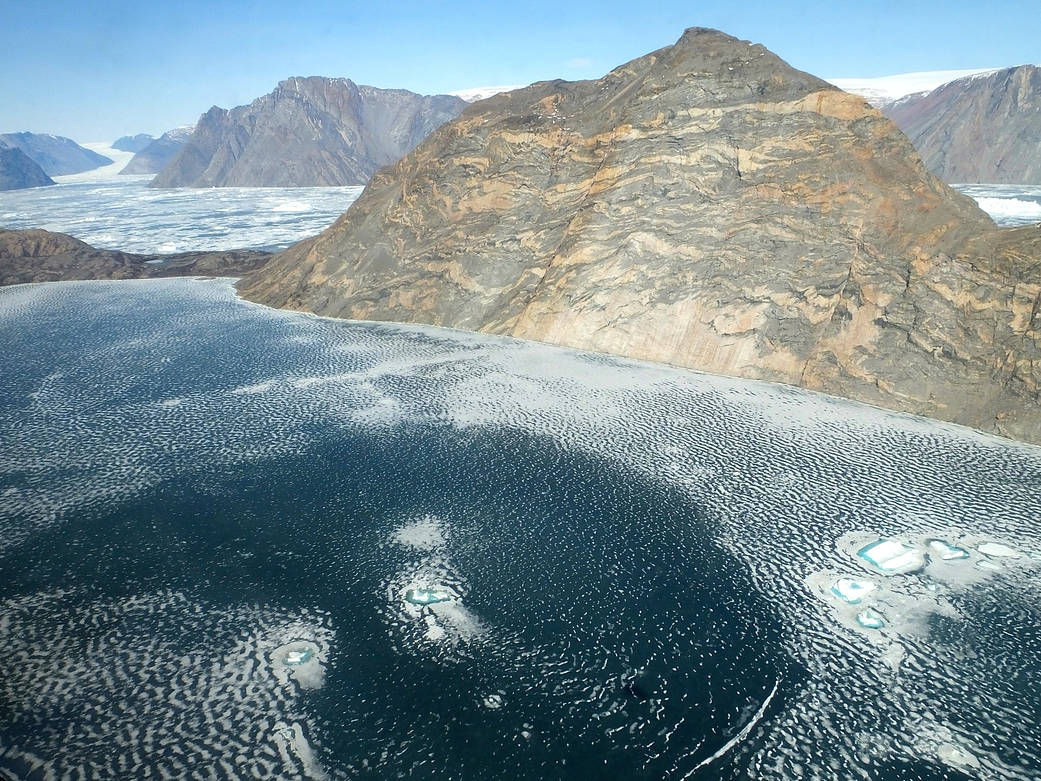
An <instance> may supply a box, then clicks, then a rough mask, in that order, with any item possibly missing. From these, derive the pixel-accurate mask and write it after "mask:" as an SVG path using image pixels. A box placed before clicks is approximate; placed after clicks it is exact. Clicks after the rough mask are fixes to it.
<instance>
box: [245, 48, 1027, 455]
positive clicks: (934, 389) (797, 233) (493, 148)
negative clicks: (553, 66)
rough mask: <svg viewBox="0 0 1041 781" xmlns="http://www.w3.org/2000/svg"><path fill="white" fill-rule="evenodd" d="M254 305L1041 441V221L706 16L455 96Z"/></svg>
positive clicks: (260, 280)
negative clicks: (498, 340) (844, 402)
mask: <svg viewBox="0 0 1041 781" xmlns="http://www.w3.org/2000/svg"><path fill="white" fill-rule="evenodd" d="M240 291H241V293H242V295H244V296H245V297H246V298H248V299H251V300H254V301H258V302H261V303H264V304H268V305H271V306H277V307H286V308H291V309H298V310H304V311H309V312H315V313H318V314H323V315H332V316H337V317H348V318H357V319H366V320H398V321H409V322H421V323H431V324H434V325H441V326H450V327H455V328H466V329H471V330H477V331H483V332H487V333H495V334H505V335H510V336H514V337H520V338H523V339H534V340H539V341H546V342H552V343H556V344H563V345H569V346H573V347H578V348H582V349H587V350H595V351H602V352H607V353H614V354H619V355H625V356H631V357H635V358H643V359H649V360H653V361H663V362H667V363H672V364H677V365H680V366H686V367H691V368H695V369H703V370H706V371H710V372H716V373H721V374H729V375H736V376H742V377H750V378H758V379H764V380H774V381H779V382H785V383H790V384H793V385H800V386H804V387H807V388H812V389H815V390H820V391H825V392H828V393H833V394H836V395H841V396H846V397H849V398H853V399H858V400H861V401H867V402H870V403H873V404H877V405H880V406H883V407H889V408H892V409H898V410H905V411H911V412H916V413H920V414H923V415H930V416H933V417H937V418H942V419H945V420H950V421H955V422H959V423H964V424H968V425H971V426H975V427H978V428H982V429H986V430H989V431H996V432H1000V433H1002V434H1005V435H1007V436H1012V437H1017V438H1023V439H1028V440H1032V441H1041V403H1039V398H1041V229H1035V228H1019V229H998V228H996V227H995V226H994V224H993V222H992V221H991V220H990V219H989V218H988V217H987V216H986V215H985V214H984V213H983V212H982V211H981V210H980V209H979V208H978V207H977V206H976V204H975V203H974V202H973V201H972V200H971V199H969V198H968V197H966V196H963V195H961V194H959V193H957V192H955V191H954V190H952V189H951V188H949V187H948V186H946V185H945V184H943V183H942V182H941V181H939V180H938V179H937V178H936V177H934V176H933V175H932V174H930V173H929V172H928V171H927V170H926V168H925V166H924V165H923V164H922V162H921V159H920V158H919V156H918V155H917V153H916V152H915V151H914V149H913V147H912V146H911V144H910V143H909V142H908V140H907V138H906V137H905V136H904V135H903V134H902V133H901V132H900V131H899V130H898V129H897V128H896V126H895V125H893V123H892V122H890V121H889V120H888V119H886V118H885V117H884V116H883V115H882V114H881V113H879V112H878V111H877V110H876V109H874V108H872V107H871V106H869V105H868V104H867V103H866V102H865V101H864V100H863V99H862V98H859V97H856V96H853V95H850V94H848V93H845V92H842V91H841V90H839V89H837V88H835V87H833V86H831V85H829V84H827V83H826V82H824V81H822V80H820V79H818V78H816V77H814V76H811V75H808V74H806V73H802V72H800V71H797V70H795V69H794V68H792V67H790V66H789V65H787V64H786V63H785V62H783V61H782V60H781V59H779V58H778V57H776V56H775V55H773V54H772V53H770V52H769V51H767V50H766V49H765V48H763V47H762V46H760V45H757V44H751V43H748V42H746V41H739V40H737V39H735V38H732V37H730V36H728V35H724V34H722V33H719V32H716V31H712V30H704V29H692V30H688V31H687V32H686V33H684V35H683V36H682V38H680V40H679V41H678V42H677V43H676V44H675V45H673V46H669V47H666V48H664V49H661V50H659V51H656V52H653V53H652V54H649V55H646V56H644V57H641V58H639V59H637V60H634V61H632V62H630V63H627V64H625V65H622V66H621V67H619V68H617V69H615V70H614V71H612V72H611V73H609V74H607V75H606V76H604V77H603V78H601V79H598V80H594V81H584V82H571V83H569V82H563V81H553V82H543V83H539V84H534V85H532V86H530V87H527V88H525V89H522V90H518V91H515V92H511V93H507V94H502V95H497V96H495V97H492V98H489V99H487V100H484V101H481V102H479V103H475V104H473V105H471V106H470V107H469V108H468V109H467V110H466V112H464V114H463V115H462V116H461V117H460V118H459V119H457V120H455V121H454V122H450V123H448V124H446V125H444V126H443V127H441V128H440V129H438V130H437V131H435V132H434V133H433V134H432V135H431V136H430V138H428V139H427V140H426V141H425V142H424V143H422V144H421V145H420V146H419V147H418V148H417V149H416V150H415V151H414V152H412V153H411V154H410V155H408V156H407V157H405V158H404V159H402V160H401V161H400V162H398V163H397V164H396V165H394V166H393V167H390V168H387V169H384V170H382V171H380V172H379V173H377V174H376V175H375V176H374V177H373V179H372V180H371V181H370V182H369V185H368V186H367V187H366V189H365V191H364V192H363V193H362V195H361V197H360V198H359V199H358V200H357V201H356V202H355V203H354V204H353V205H352V206H351V208H350V209H349V210H348V211H347V212H346V213H345V214H344V215H343V216H342V217H341V218H340V219H339V220H337V222H336V223H334V224H333V225H332V226H331V227H330V228H329V229H328V230H326V231H325V232H323V233H322V234H320V235H319V236H317V237H315V238H312V239H308V240H306V241H303V242H300V243H299V244H296V245H294V246H293V247H290V248H289V249H287V250H286V251H284V252H282V253H280V254H278V255H276V256H275V257H274V258H273V259H272V260H271V261H270V262H269V263H268V264H267V265H265V266H264V267H263V268H262V269H260V270H259V271H258V272H256V273H254V274H251V275H249V276H247V277H246V278H244V279H243V280H242V281H241V282H240Z"/></svg>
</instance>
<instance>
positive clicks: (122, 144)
mask: <svg viewBox="0 0 1041 781" xmlns="http://www.w3.org/2000/svg"><path fill="white" fill-rule="evenodd" d="M153 141H155V138H153V137H152V136H150V135H148V134H147V133H138V134H137V135H136V136H121V137H119V138H117V139H116V140H115V141H113V142H112V148H113V149H119V150H120V151H122V152H133V153H134V154H137V153H138V152H140V151H141V150H142V149H144V148H145V147H146V146H148V145H149V144H151V143H152V142H153Z"/></svg>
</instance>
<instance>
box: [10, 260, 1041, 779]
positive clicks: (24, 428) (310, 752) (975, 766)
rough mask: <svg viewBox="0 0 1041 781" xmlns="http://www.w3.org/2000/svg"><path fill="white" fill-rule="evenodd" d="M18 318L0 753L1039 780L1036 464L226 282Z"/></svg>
mask: <svg viewBox="0 0 1041 781" xmlns="http://www.w3.org/2000/svg"><path fill="white" fill-rule="evenodd" d="M0 333H2V338H3V344H4V350H2V351H0V441H2V443H3V447H2V448H0V573H2V577H0V643H2V644H3V648H4V651H3V653H2V654H0V775H2V776H6V777H10V778H12V779H30V778H33V779H35V778H45V777H52V778H97V779H112V778H144V777H151V778H171V779H173V778H178V779H180V778H189V777H191V778H221V779H225V778H226V779H233V778H272V779H273V778H278V779H284V778H288V779H294V778H315V779H341V778H353V777H355V776H357V775H369V776H370V777H373V778H389V777H398V776H409V777H417V778H424V777H436V778H460V779H486V778H525V779H528V778H576V779H586V778H605V779H606V778H617V779H641V778H642V779H662V778H674V779H682V778H698V779H701V778H706V779H731V778H765V779H782V778H821V779H836V778H843V779H845V778H865V779H941V778H942V779H960V778H982V779H1034V778H1037V777H1038V776H1039V775H1041V745H1039V742H1038V740H1037V736H1038V734H1041V705H1039V703H1041V629H1039V626H1041V620H1039V619H1041V611H1039V608H1038V605H1039V604H1041V601H1039V599H1038V597H1039V595H1041V449H1039V448H1035V447H1030V446H1026V445H1019V444H1015V443H1011V442H1008V441H1004V440H999V439H995V438H992V437H988V436H985V435H982V434H979V433H976V432H973V431H970V430H967V429H963V428H959V427H955V426H949V425H945V424H940V423H935V422H932V421H926V420H923V419H920V418H913V417H909V416H902V415H896V414H892V413H887V412H883V411H880V410H877V409H874V408H871V407H865V406H862V405H857V404H853V403H850V402H846V401H841V400H837V399H833V398H829V397H824V396H820V395H817V394H812V393H807V392H803V391H798V390H794V389H791V388H787V387H783V386H776V385H769V384H764V383H756V382H749V381H742V380H734V379H728V378H720V377H714V376H710V375H704V374H699V373H695V372H688V371H681V370H677V369H671V368H668V367H663V366H657V365H653V364H645V363H639V362H633V361H625V360H621V359H614V358H608V357H604V356H599V355H592V354H587V353H582V352H577V351H572V350H565V349H560V348H555V347H549V346H545V345H538V344H531V343H526V342H519V341H514V340H508V339H499V338H494V337H488V336H482V335H476V334H469V333H463V332H458V331H446V330H441V329H435V328H426V327H420V326H400V325H390V324H373V323H353V322H344V321H335V320H328V319H322V318H316V317H311V316H307V315H300V314H296V313H287V312H280V311H273V310H269V309H265V308H263V307H259V306H255V305H252V304H249V303H245V302H242V301H240V300H238V299H237V298H236V297H235V294H234V290H233V288H232V286H231V283H230V282H229V281H228V280H190V279H179V280H156V281H143V282H102V283H61V284H47V285H27V286H20V287H15V288H7V289H3V290H0Z"/></svg>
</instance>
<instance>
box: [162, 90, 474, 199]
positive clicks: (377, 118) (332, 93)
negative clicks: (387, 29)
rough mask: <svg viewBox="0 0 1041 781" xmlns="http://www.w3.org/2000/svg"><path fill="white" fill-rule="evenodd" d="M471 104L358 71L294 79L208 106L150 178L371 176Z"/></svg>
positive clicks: (300, 182)
mask: <svg viewBox="0 0 1041 781" xmlns="http://www.w3.org/2000/svg"><path fill="white" fill-rule="evenodd" d="M466 105H467V104H466V102H465V101H464V100H463V99H462V98H459V97H456V96H451V95H433V96H423V95H417V94H415V93H413V92H408V91H406V90H388V89H377V88H376V87H367V86H362V85H358V84H355V83H354V82H353V81H351V80H350V79H331V78H322V77H317V76H313V77H309V78H291V79H286V80H285V81H283V82H281V83H280V84H279V85H278V87H277V88H276V89H275V90H274V91H273V92H271V93H270V94H268V95H264V96H263V97H261V98H258V99H257V100H255V101H253V102H252V103H251V104H249V105H248V106H239V107H237V108H234V109H231V110H230V111H229V110H226V109H223V108H219V107H217V106H214V107H213V108H211V109H210V110H209V111H207V112H206V113H205V114H203V115H202V117H201V118H200V119H199V121H198V123H197V124H196V126H195V132H194V133H193V134H192V136H191V138H190V139H188V141H187V143H186V144H185V145H184V147H183V148H182V149H181V150H180V151H179V152H178V154H177V156H176V157H175V158H174V159H173V160H172V161H171V162H170V164H169V165H167V166H166V168H164V169H163V170H162V171H161V172H160V173H159V174H158V175H157V176H156V177H155V179H154V180H153V181H152V182H151V184H150V186H151V187H221V186H266V187H287V186H315V185H358V184H365V183H366V182H367V181H368V180H369V177H371V176H372V174H373V173H374V172H375V171H376V170H377V169H379V168H381V167H383V166H385V165H389V164H391V163H393V162H395V161H396V160H398V159H399V158H400V157H401V156H402V155H404V154H406V153H407V152H409V151H411V150H412V149H413V148H414V147H415V146H416V145H417V144H419V142H420V141H422V140H423V139H424V138H426V137H427V136H428V135H429V134H430V133H431V132H432V131H433V130H434V129H436V128H437V127H439V126H440V125H441V124H443V123H444V122H446V121H447V120H450V119H454V118H455V117H456V116H458V115H459V114H460V113H461V112H462V111H463V109H464V108H465V107H466Z"/></svg>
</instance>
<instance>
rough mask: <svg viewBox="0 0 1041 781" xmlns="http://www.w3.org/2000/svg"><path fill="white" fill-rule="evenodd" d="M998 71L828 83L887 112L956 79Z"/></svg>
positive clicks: (928, 73) (973, 70)
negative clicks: (887, 109) (888, 109)
mask: <svg viewBox="0 0 1041 781" xmlns="http://www.w3.org/2000/svg"><path fill="white" fill-rule="evenodd" d="M996 70H998V69H997V68H962V69H960V70H939V71H917V72H915V73H897V74H894V75H892V76H877V77H871V78H844V79H827V81H828V82H829V83H830V84H834V85H835V86H836V87H838V88H839V89H842V90H845V91H846V92H851V93H853V94H854V95H860V96H861V97H862V98H864V99H865V100H867V102H868V103H870V104H871V105H872V106H874V107H875V108H878V109H884V108H885V107H886V106H888V105H889V104H890V103H893V102H894V101H897V100H900V99H901V98H906V97H907V96H908V95H917V94H924V93H926V92H931V91H932V90H934V89H936V88H937V87H939V86H941V85H943V84H946V83H947V82H949V81H954V80H955V79H963V78H966V77H968V76H976V75H978V74H980V73H993V72H994V71H996Z"/></svg>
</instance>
